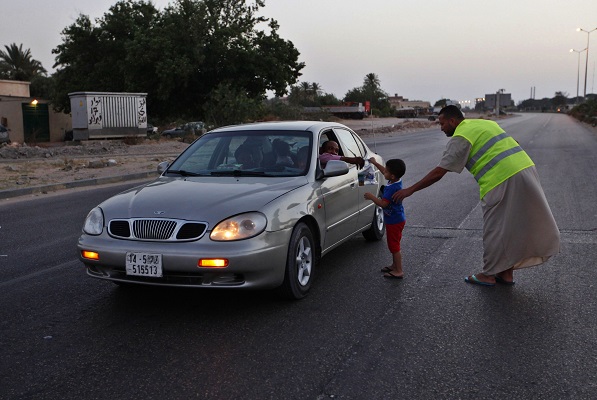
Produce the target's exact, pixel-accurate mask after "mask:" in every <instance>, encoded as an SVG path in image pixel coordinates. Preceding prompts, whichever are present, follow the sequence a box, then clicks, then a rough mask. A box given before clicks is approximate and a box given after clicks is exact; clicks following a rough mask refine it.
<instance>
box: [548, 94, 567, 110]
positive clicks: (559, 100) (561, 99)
mask: <svg viewBox="0 0 597 400" xmlns="http://www.w3.org/2000/svg"><path fill="white" fill-rule="evenodd" d="M551 104H553V105H554V107H556V108H557V107H560V106H565V105H566V104H568V93H566V92H556V93H555V96H554V98H553V99H551Z"/></svg>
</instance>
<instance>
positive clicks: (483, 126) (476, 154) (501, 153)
mask: <svg viewBox="0 0 597 400" xmlns="http://www.w3.org/2000/svg"><path fill="white" fill-rule="evenodd" d="M454 136H459V137H462V138H464V139H466V140H467V141H468V142H469V143H470V144H471V145H472V148H471V152H470V153H469V157H468V161H467V163H466V169H468V170H469V171H470V172H471V174H473V176H474V177H475V180H476V181H477V183H478V184H479V190H480V196H481V199H482V198H483V197H484V196H485V195H486V194H487V193H488V192H489V191H490V190H491V189H493V188H495V187H496V186H498V185H499V184H500V183H502V182H504V181H505V180H506V179H508V178H510V177H511V176H513V175H515V174H517V173H518V172H520V171H522V170H523V169H525V168H528V167H531V166H533V165H535V163H533V160H531V158H530V157H529V156H528V154H527V153H526V152H525V151H524V150H523V149H522V148H521V147H520V145H519V144H518V142H517V141H516V140H514V139H512V137H510V136H509V135H508V134H507V133H506V132H504V130H503V129H502V128H501V127H500V126H499V125H498V124H497V123H495V122H494V121H487V120H483V119H465V120H464V121H462V122H461V123H460V124H459V125H458V127H456V131H455V132H454Z"/></svg>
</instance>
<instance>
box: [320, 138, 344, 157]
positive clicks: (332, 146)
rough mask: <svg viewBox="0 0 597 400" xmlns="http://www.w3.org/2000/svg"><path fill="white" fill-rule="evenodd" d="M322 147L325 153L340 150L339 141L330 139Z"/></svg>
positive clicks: (336, 152) (335, 152) (334, 152)
mask: <svg viewBox="0 0 597 400" xmlns="http://www.w3.org/2000/svg"><path fill="white" fill-rule="evenodd" d="M321 147H322V148H323V152H324V153H331V154H338V151H339V150H340V147H338V143H336V142H334V141H333V140H328V141H327V142H325V143H324V144H323V145H322V146H321Z"/></svg>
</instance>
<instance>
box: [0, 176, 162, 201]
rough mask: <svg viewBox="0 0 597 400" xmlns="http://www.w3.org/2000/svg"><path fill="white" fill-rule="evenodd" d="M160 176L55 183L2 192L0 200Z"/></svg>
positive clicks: (108, 177)
mask: <svg viewBox="0 0 597 400" xmlns="http://www.w3.org/2000/svg"><path fill="white" fill-rule="evenodd" d="M158 176H159V174H158V173H157V171H156V172H140V173H137V174H130V175H121V176H107V177H104V178H94V179H83V180H80V181H74V182H64V183H54V184H51V185H40V186H31V187H25V188H19V189H6V190H0V200H4V199H10V198H13V197H19V196H26V195H31V194H39V193H46V192H53V191H57V190H63V189H74V188H80V187H85V186H96V185H106V184H110V183H118V182H125V181H133V180H137V179H145V178H157V177H158Z"/></svg>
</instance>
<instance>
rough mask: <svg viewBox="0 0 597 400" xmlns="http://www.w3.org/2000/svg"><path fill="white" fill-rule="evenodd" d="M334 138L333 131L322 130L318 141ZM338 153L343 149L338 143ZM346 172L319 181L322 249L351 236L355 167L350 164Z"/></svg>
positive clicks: (355, 208)
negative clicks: (323, 205)
mask: <svg viewBox="0 0 597 400" xmlns="http://www.w3.org/2000/svg"><path fill="white" fill-rule="evenodd" d="M326 140H336V141H337V139H336V137H335V136H334V135H333V131H328V132H324V133H322V135H321V139H320V141H319V143H323V142H324V141H326ZM339 146H340V153H341V154H342V155H345V154H344V149H343V148H342V145H341V144H340V143H339ZM349 166H350V168H349V171H348V174H346V175H341V176H333V177H327V178H324V179H323V180H322V181H321V186H320V189H321V195H322V197H323V201H324V204H325V224H326V226H325V240H324V244H323V246H324V249H328V248H330V247H332V246H334V245H336V244H337V243H338V242H340V241H342V240H343V239H345V238H347V237H349V236H351V235H352V234H353V233H354V231H355V229H356V226H357V220H358V217H359V208H358V199H357V196H358V194H359V190H358V179H357V168H356V167H355V166H354V165H350V164H349Z"/></svg>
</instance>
